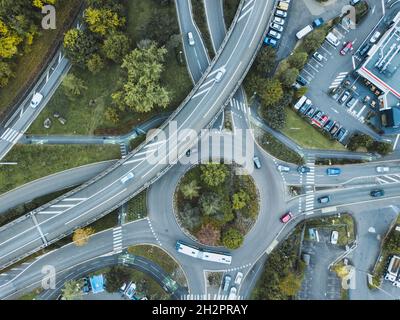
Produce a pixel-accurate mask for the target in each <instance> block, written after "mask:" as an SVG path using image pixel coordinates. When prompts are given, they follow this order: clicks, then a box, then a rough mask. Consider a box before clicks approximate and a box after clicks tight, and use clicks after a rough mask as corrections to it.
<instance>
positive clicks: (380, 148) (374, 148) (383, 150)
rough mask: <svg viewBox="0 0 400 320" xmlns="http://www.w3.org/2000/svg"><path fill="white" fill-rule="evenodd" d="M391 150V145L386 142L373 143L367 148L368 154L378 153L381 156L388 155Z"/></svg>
mask: <svg viewBox="0 0 400 320" xmlns="http://www.w3.org/2000/svg"><path fill="white" fill-rule="evenodd" d="M392 150H393V145H392V144H391V143H388V142H381V141H374V142H372V144H371V145H370V146H369V147H368V151H369V152H378V153H379V154H380V155H382V156H386V155H388V154H389V153H390V152H392Z"/></svg>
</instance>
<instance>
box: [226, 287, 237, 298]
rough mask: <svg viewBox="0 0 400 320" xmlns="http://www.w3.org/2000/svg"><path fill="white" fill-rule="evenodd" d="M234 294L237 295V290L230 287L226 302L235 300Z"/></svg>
mask: <svg viewBox="0 0 400 320" xmlns="http://www.w3.org/2000/svg"><path fill="white" fill-rule="evenodd" d="M236 294H237V289H236V288H235V287H232V288H231V290H230V291H229V295H228V300H235V299H236Z"/></svg>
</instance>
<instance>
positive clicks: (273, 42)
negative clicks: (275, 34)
mask: <svg viewBox="0 0 400 320" xmlns="http://www.w3.org/2000/svg"><path fill="white" fill-rule="evenodd" d="M264 44H265V45H266V46H270V47H272V48H276V46H277V45H278V41H277V40H275V39H272V38H269V37H266V38H265V39H264Z"/></svg>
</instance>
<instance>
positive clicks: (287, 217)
mask: <svg viewBox="0 0 400 320" xmlns="http://www.w3.org/2000/svg"><path fill="white" fill-rule="evenodd" d="M292 218H293V214H292V212H291V211H289V212H287V213H285V214H284V215H283V216H282V217H281V222H282V223H288V222H289V221H290V220H292Z"/></svg>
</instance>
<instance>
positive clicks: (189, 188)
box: [180, 180, 200, 200]
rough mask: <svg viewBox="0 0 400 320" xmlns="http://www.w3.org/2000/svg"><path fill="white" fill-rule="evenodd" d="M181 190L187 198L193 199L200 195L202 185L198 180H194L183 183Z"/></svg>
mask: <svg viewBox="0 0 400 320" xmlns="http://www.w3.org/2000/svg"><path fill="white" fill-rule="evenodd" d="M180 190H181V192H182V194H183V197H184V198H185V199H189V200H192V199H193V198H197V197H198V196H199V190H200V187H199V186H198V184H197V180H193V181H191V182H189V183H186V184H183V185H181V187H180Z"/></svg>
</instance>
